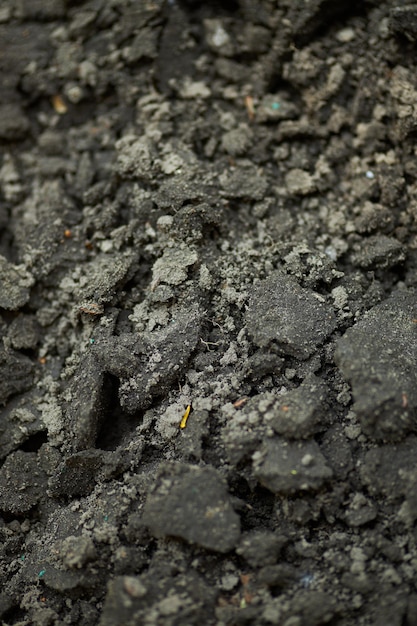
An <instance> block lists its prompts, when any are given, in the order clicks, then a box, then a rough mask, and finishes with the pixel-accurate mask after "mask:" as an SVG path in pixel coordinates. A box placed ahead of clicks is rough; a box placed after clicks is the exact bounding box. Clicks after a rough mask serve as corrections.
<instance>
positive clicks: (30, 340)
mask: <svg viewBox="0 0 417 626" xmlns="http://www.w3.org/2000/svg"><path fill="white" fill-rule="evenodd" d="M7 334H8V338H9V339H10V342H11V344H12V346H13V348H15V350H34V349H35V347H36V345H37V343H38V341H39V339H40V327H39V324H38V322H37V320H36V318H35V317H34V316H33V315H19V316H18V317H16V318H15V319H14V320H13V321H12V323H11V324H10V326H9V329H8V333H7Z"/></svg>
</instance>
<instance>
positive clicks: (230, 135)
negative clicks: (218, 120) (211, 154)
mask: <svg viewBox="0 0 417 626" xmlns="http://www.w3.org/2000/svg"><path fill="white" fill-rule="evenodd" d="M252 136H253V133H252V131H251V129H250V128H249V126H248V125H247V124H240V125H239V126H238V128H233V129H232V130H229V131H228V132H227V133H225V134H224V135H223V137H222V147H223V150H225V151H226V152H227V153H228V154H231V155H232V156H237V155H240V154H244V153H245V152H246V150H247V149H248V148H249V146H250V144H251V141H252Z"/></svg>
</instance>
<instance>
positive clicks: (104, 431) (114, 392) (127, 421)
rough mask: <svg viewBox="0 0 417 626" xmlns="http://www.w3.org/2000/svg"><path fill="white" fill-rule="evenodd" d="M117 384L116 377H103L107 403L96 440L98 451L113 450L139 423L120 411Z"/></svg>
mask: <svg viewBox="0 0 417 626" xmlns="http://www.w3.org/2000/svg"><path fill="white" fill-rule="evenodd" d="M119 384H120V383H119V379H118V378H116V376H112V375H111V374H106V375H105V377H104V385H103V388H104V389H105V390H106V394H107V398H108V403H107V407H106V409H105V412H104V416H103V418H102V421H101V426H100V430H99V433H98V435H97V439H96V448H99V449H100V450H115V449H116V448H117V446H119V445H120V444H121V443H122V441H123V439H124V438H125V437H126V435H127V434H128V433H130V432H131V431H132V430H134V428H135V427H136V426H137V424H138V422H139V417H138V416H136V415H133V416H132V415H127V414H126V413H124V412H123V411H122V409H121V407H120V403H119V396H118V392H119Z"/></svg>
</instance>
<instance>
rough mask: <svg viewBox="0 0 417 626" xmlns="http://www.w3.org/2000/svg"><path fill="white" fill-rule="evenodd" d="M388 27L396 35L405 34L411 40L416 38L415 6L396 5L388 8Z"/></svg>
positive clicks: (416, 10) (416, 17)
mask: <svg viewBox="0 0 417 626" xmlns="http://www.w3.org/2000/svg"><path fill="white" fill-rule="evenodd" d="M389 27H390V29H391V31H392V32H393V33H395V34H398V35H405V36H406V37H408V39H410V40H411V41H415V40H416V38H417V6H416V5H415V4H410V5H408V6H403V7H401V6H398V7H394V8H392V9H391V10H390V13H389Z"/></svg>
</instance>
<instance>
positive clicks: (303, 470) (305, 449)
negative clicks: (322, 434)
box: [252, 437, 333, 494]
mask: <svg viewBox="0 0 417 626" xmlns="http://www.w3.org/2000/svg"><path fill="white" fill-rule="evenodd" d="M252 459H253V471H254V474H255V476H256V478H257V479H258V480H259V482H260V483H261V484H262V485H263V486H264V487H266V488H267V489H269V490H270V491H272V492H274V493H280V494H292V493H296V492H297V491H309V490H316V489H319V488H320V487H321V486H322V485H323V484H324V482H325V481H326V480H328V479H329V478H331V477H332V475H333V472H332V470H331V469H330V468H329V467H328V465H327V464H326V459H325V458H324V456H323V455H322V454H321V452H320V448H319V446H318V444H317V443H316V442H315V441H308V442H294V443H289V442H288V441H285V440H284V439H281V438H278V437H277V438H274V439H266V440H265V441H264V443H263V445H262V446H261V448H260V449H259V450H258V451H256V452H255V453H254V455H253V457H252Z"/></svg>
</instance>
